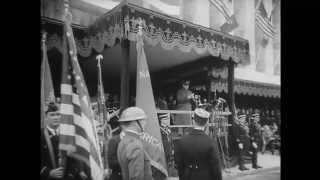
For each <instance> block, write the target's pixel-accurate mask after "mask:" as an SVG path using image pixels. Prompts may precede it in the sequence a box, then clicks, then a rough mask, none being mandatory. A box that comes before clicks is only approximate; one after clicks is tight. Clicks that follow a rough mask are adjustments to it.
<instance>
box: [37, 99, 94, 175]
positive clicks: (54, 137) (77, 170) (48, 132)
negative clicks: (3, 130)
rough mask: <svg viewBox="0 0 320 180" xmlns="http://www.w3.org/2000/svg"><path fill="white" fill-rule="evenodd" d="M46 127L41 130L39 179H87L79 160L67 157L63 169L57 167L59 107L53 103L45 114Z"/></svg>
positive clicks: (86, 172) (85, 170) (85, 171)
mask: <svg viewBox="0 0 320 180" xmlns="http://www.w3.org/2000/svg"><path fill="white" fill-rule="evenodd" d="M45 115H46V119H45V121H46V122H47V127H45V128H44V129H41V144H40V152H41V165H40V169H41V170H40V177H41V179H42V180H49V179H59V178H64V179H65V180H75V179H80V180H81V179H82V180H85V179H87V178H88V176H87V174H88V173H89V172H88V169H86V168H85V167H84V164H83V163H82V162H80V161H79V160H76V159H74V158H71V157H67V160H66V164H65V168H63V167H58V166H59V160H60V159H59V126H60V118H61V116H60V112H59V106H58V105H57V104H55V103H53V102H52V103H50V104H49V105H48V108H47V111H46V112H45Z"/></svg>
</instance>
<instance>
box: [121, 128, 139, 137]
mask: <svg viewBox="0 0 320 180" xmlns="http://www.w3.org/2000/svg"><path fill="white" fill-rule="evenodd" d="M124 133H125V135H129V136H133V137H137V138H139V137H140V134H141V133H139V132H137V131H134V130H131V129H126V130H124Z"/></svg>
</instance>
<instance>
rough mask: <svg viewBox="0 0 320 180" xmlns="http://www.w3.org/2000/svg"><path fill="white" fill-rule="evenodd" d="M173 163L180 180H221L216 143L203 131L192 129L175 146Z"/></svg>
mask: <svg viewBox="0 0 320 180" xmlns="http://www.w3.org/2000/svg"><path fill="white" fill-rule="evenodd" d="M174 156H175V163H176V165H177V169H178V173H179V179H180V180H193V179H196V180H200V179H201V180H209V179H210V180H221V179H222V175H221V166H220V161H219V154H218V150H217V145H216V143H215V142H214V141H213V140H212V139H211V138H210V137H209V136H208V135H206V134H205V133H204V132H203V131H201V130H197V129H192V130H191V132H190V134H189V135H186V136H184V137H182V138H181V139H180V140H179V141H178V142H177V143H176V145H175V155H174Z"/></svg>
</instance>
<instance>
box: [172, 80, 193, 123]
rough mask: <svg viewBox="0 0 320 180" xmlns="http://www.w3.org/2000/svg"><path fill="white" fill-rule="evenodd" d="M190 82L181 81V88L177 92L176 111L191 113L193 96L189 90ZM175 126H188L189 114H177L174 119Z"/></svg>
mask: <svg viewBox="0 0 320 180" xmlns="http://www.w3.org/2000/svg"><path fill="white" fill-rule="evenodd" d="M189 85H190V81H183V82H182V88H181V89H179V90H178V92H177V108H176V109H177V110H183V111H191V110H192V104H191V102H192V99H193V98H194V94H193V93H192V92H191V91H190V90H189ZM174 124H175V125H190V124H191V115H190V114H177V115H176V116H175V119H174Z"/></svg>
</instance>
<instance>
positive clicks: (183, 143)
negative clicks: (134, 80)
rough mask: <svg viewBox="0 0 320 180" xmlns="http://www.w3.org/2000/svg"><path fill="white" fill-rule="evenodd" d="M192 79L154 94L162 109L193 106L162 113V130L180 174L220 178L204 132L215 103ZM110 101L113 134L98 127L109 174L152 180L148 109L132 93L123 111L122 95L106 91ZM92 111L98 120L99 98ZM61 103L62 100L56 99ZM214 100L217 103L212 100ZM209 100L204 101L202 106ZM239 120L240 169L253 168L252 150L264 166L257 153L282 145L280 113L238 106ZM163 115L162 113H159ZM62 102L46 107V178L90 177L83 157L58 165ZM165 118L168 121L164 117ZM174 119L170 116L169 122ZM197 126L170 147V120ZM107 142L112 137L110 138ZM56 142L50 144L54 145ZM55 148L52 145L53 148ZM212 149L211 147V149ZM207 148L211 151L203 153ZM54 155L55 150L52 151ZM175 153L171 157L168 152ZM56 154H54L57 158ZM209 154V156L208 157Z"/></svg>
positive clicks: (214, 150) (113, 179) (236, 135)
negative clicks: (193, 87) (143, 136)
mask: <svg viewBox="0 0 320 180" xmlns="http://www.w3.org/2000/svg"><path fill="white" fill-rule="evenodd" d="M189 84H190V82H189V81H183V83H182V87H181V89H179V90H178V92H177V93H176V94H174V93H169V96H167V97H166V96H164V95H163V94H160V95H159V96H157V97H156V98H155V103H156V107H157V109H160V110H182V111H191V110H193V111H194V116H193V117H191V115H187V114H186V115H184V114H181V115H175V116H169V117H167V118H159V121H160V122H159V124H160V128H161V129H162V131H161V133H162V140H163V144H164V146H165V147H164V150H165V151H166V153H165V154H166V159H167V161H169V162H170V160H169V159H170V158H174V166H175V168H176V169H177V170H178V175H179V178H180V179H186V178H189V179H195V178H196V177H202V179H218V180H219V179H221V165H220V164H221V163H220V161H221V159H220V155H219V150H218V145H217V144H216V141H215V140H214V141H212V140H211V138H212V137H209V136H208V135H207V134H206V133H205V127H206V126H207V125H208V123H209V119H210V118H209V116H210V115H209V112H208V111H206V110H205V108H202V107H207V106H206V105H208V104H210V103H208V102H207V100H206V99H205V98H203V97H201V96H200V95H197V94H194V93H193V92H191V91H190V90H189ZM105 100H106V101H105V105H106V107H107V110H108V112H109V113H111V114H112V113H113V112H116V111H118V112H117V113H116V115H115V116H112V117H111V119H110V121H109V124H111V126H112V129H113V131H112V138H111V139H108V140H106V138H105V137H104V136H103V133H101V132H102V131H100V129H101V128H97V129H98V137H99V140H100V142H101V143H100V146H101V151H102V152H101V154H102V157H103V158H104V159H107V161H104V166H105V167H108V169H106V171H105V179H110V180H117V179H123V180H127V179H139V180H140V179H141V180H143V179H152V178H153V177H152V176H154V174H153V171H152V168H151V165H150V160H149V159H148V158H147V156H146V155H145V153H144V149H143V146H142V143H141V142H140V139H139V134H140V133H141V132H143V131H144V127H145V125H146V123H147V121H146V119H147V117H146V115H145V112H144V111H143V110H142V109H140V108H138V107H134V105H135V99H134V98H133V97H131V98H130V107H129V108H127V109H124V110H123V111H122V112H121V113H120V111H119V109H120V101H119V96H118V95H117V94H110V93H106V94H105ZM91 101H92V102H93V106H92V107H93V110H94V112H96V119H99V117H98V116H99V115H98V110H97V106H96V105H97V104H96V99H95V98H92V100H91ZM57 102H58V104H59V99H58V100H57ZM213 103H214V102H212V104H213ZM203 105H204V106H203ZM236 112H237V116H236V118H235V124H234V125H233V127H232V128H231V131H233V133H232V134H233V136H234V138H235V142H236V145H237V146H236V149H237V155H238V158H239V159H238V164H239V169H240V170H241V171H244V170H247V169H248V168H247V167H245V165H244V156H246V155H247V154H249V155H250V156H251V160H252V167H253V168H256V169H258V168H261V166H259V165H258V162H257V153H258V152H259V151H261V152H262V153H264V152H265V151H266V150H267V149H268V148H269V149H270V150H271V152H272V153H274V150H275V149H276V148H277V146H280V144H279V142H280V136H279V133H280V129H279V128H278V127H279V126H280V121H281V120H280V112H279V111H278V110H259V109H257V108H237V109H236ZM158 117H161V114H160V115H159V114H158ZM59 119H60V113H59V105H57V104H55V103H52V104H49V106H48V109H47V111H46V127H45V128H44V129H42V130H41V135H42V136H41V137H42V138H41V153H42V156H41V157H42V159H41V170H40V175H41V179H57V178H61V177H62V176H64V177H65V179H70V180H74V179H82V180H85V179H90V172H88V169H86V166H84V164H83V163H81V162H80V161H78V160H76V159H73V158H70V157H68V158H69V160H68V161H67V162H69V165H68V169H64V168H63V167H58V164H59V163H58V162H59V157H60V154H59V153H58V143H59V142H58V135H59ZM162 120H166V122H165V121H163V122H162ZM168 120H169V121H168ZM175 124H177V125H191V124H192V125H193V128H192V130H191V131H190V133H189V134H187V135H185V134H183V136H182V137H181V139H180V140H179V141H177V143H176V144H175V145H174V146H172V144H171V145H170V146H169V145H168V143H170V142H168V141H169V140H167V137H168V136H166V133H167V134H168V133H170V129H169V128H168V126H169V125H175ZM106 141H108V142H106ZM50 146H51V148H49V147H50ZM50 149H51V150H50ZM206 149H207V150H206ZM203 152H206V153H208V154H204V153H203ZM52 154H54V155H52ZM168 154H171V155H172V156H170V155H169V156H168ZM52 156H53V158H52ZM207 157H210V158H207Z"/></svg>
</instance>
